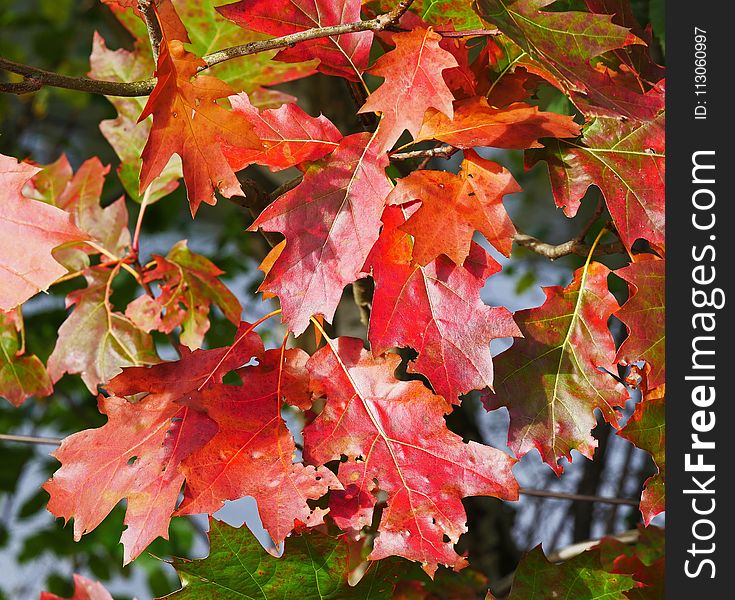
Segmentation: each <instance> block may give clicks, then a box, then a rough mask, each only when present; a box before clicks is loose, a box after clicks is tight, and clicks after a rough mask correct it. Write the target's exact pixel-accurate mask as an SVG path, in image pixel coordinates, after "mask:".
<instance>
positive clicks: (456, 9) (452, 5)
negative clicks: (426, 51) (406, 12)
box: [378, 0, 482, 31]
mask: <svg viewBox="0 0 735 600" xmlns="http://www.w3.org/2000/svg"><path fill="white" fill-rule="evenodd" d="M378 6H379V8H380V12H383V13H385V12H388V11H390V10H393V8H395V6H396V2H395V0H380V3H379V4H378ZM411 10H412V11H413V12H415V13H416V14H418V15H419V17H421V18H422V19H423V20H424V21H426V22H427V23H428V24H429V25H445V26H446V25H447V23H449V22H450V21H451V23H452V24H453V25H454V29H455V30H457V31H459V30H462V29H481V28H482V21H480V18H479V17H478V16H477V14H476V13H475V11H474V10H473V8H472V0H415V1H414V3H413V4H412V5H411Z"/></svg>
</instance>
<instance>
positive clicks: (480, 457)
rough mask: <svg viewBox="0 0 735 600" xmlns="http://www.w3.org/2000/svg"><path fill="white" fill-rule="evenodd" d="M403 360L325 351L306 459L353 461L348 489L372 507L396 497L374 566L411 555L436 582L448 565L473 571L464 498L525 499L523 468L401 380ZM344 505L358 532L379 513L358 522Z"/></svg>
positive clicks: (345, 341) (315, 374) (335, 345)
mask: <svg viewBox="0 0 735 600" xmlns="http://www.w3.org/2000/svg"><path fill="white" fill-rule="evenodd" d="M399 362H400V358H399V357H398V356H397V355H395V354H389V355H386V356H384V357H377V358H373V357H372V356H371V355H370V354H369V353H368V352H366V351H365V350H363V346H362V341H361V340H359V339H355V338H338V339H337V340H334V341H331V340H330V341H329V345H327V346H325V347H323V348H321V349H320V350H318V351H317V352H316V353H315V354H314V355H313V356H312V357H311V358H310V359H309V362H308V365H307V366H308V368H309V371H310V372H311V375H312V385H313V386H314V388H315V390H316V391H317V392H318V393H321V394H323V395H325V396H326V398H327V400H326V404H325V406H324V410H323V411H322V412H321V413H320V414H319V416H318V417H317V418H316V419H315V420H314V421H313V422H312V423H311V424H309V425H308V426H307V427H306V428H305V430H304V456H305V458H306V460H307V461H309V462H313V463H315V464H323V463H325V462H327V461H331V460H337V459H340V458H341V457H342V456H343V455H344V456H346V457H347V461H346V462H342V463H340V465H339V473H338V476H339V479H340V481H341V482H342V484H343V485H345V486H350V485H354V486H356V487H357V490H358V491H359V493H360V494H361V495H362V497H363V498H364V499H367V498H370V496H369V495H372V498H371V499H372V504H373V506H374V504H375V502H376V501H377V498H376V497H375V496H376V494H377V493H378V490H380V491H382V492H384V493H385V494H387V508H385V510H384V512H383V515H382V518H381V521H380V525H379V527H378V536H377V537H376V538H375V545H374V547H373V551H372V553H371V554H370V558H371V559H373V560H378V559H381V558H385V557H387V556H391V555H397V556H403V557H405V558H408V559H410V560H416V561H420V562H421V563H422V564H423V567H424V569H425V570H426V571H427V572H428V573H429V574H431V575H433V573H434V572H435V571H436V568H437V565H438V564H439V563H441V564H445V565H450V566H453V567H454V568H456V569H459V568H462V567H463V566H464V565H465V564H466V561H465V559H464V558H462V557H460V556H459V555H457V554H456V553H455V551H454V549H453V547H452V544H453V543H455V542H456V541H457V539H458V538H459V536H460V535H461V534H462V533H464V532H465V531H466V523H465V519H466V515H465V512H464V508H463V506H462V502H461V499H462V498H464V497H466V496H476V495H486V496H496V497H499V498H504V499H515V498H516V497H517V494H518V485H517V483H516V481H515V479H514V477H513V474H512V473H511V466H512V465H513V463H514V462H515V461H514V459H512V458H511V457H509V456H508V455H507V454H505V453H503V452H501V451H500V450H496V449H494V448H489V447H487V446H482V445H480V444H477V443H475V442H470V443H469V444H465V443H464V442H463V441H462V438H461V437H460V436H458V435H456V434H455V433H452V432H451V431H449V429H447V426H446V423H445V421H444V415H445V414H446V413H447V412H449V409H450V405H449V403H448V402H447V401H446V400H444V399H443V398H441V397H440V396H435V395H434V394H432V393H431V392H430V391H429V390H428V389H427V388H426V387H424V386H423V384H421V383H420V382H418V381H398V380H396V379H395V378H394V377H393V372H394V371H395V369H396V367H397V366H398V363H399ZM351 490H352V492H353V493H354V492H355V488H351ZM344 507H345V505H344V504H343V506H342V508H343V510H342V514H340V517H341V519H342V522H343V523H345V522H349V524H350V525H351V528H352V529H360V528H362V527H363V526H365V525H369V524H370V520H371V518H372V515H371V512H372V511H369V510H365V509H362V510H359V511H358V512H356V513H354V514H353V515H352V518H349V517H348V515H346V514H345V510H344ZM444 536H446V537H447V538H448V539H449V541H448V542H445V541H444V539H445V537H444Z"/></svg>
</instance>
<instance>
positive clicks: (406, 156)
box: [390, 145, 459, 161]
mask: <svg viewBox="0 0 735 600" xmlns="http://www.w3.org/2000/svg"><path fill="white" fill-rule="evenodd" d="M456 152H459V148H455V147H454V146H449V145H445V146H437V147H436V148H429V149H427V150H412V151H411V152H399V153H397V154H391V156H390V159H391V160H397V161H401V160H411V159H413V158H449V157H450V156H452V155H454V154H455V153H456Z"/></svg>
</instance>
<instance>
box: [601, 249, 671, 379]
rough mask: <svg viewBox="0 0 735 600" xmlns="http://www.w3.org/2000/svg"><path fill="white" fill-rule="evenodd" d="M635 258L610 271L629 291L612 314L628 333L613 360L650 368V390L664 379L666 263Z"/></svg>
mask: <svg viewBox="0 0 735 600" xmlns="http://www.w3.org/2000/svg"><path fill="white" fill-rule="evenodd" d="M644 256H645V257H648V260H645V259H643V257H644ZM636 258H638V260H636V261H635V262H633V263H631V264H629V265H628V266H627V267H623V268H622V269H618V270H616V271H614V273H615V274H616V275H618V276H619V277H622V278H623V279H624V280H625V281H627V282H628V284H629V287H630V297H629V298H628V300H627V301H626V302H625V304H623V306H622V307H621V308H620V310H618V311H617V312H616V313H615V316H616V317H618V318H619V319H620V320H621V321H622V322H623V323H625V326H626V328H627V329H628V337H627V338H626V339H625V340H624V341H623V343H622V344H621V345H620V348H618V354H617V356H616V357H615V360H616V361H617V362H622V363H623V364H626V365H630V364H632V363H634V362H636V361H639V360H645V361H646V362H647V363H648V364H649V365H650V370H649V372H648V373H647V385H648V387H649V388H654V387H657V386H659V385H661V384H662V383H664V381H665V379H666V358H665V345H666V331H665V327H664V325H665V317H666V303H665V297H664V287H665V286H664V283H665V280H666V262H665V261H663V260H659V259H656V258H654V257H653V255H650V254H646V255H640V254H639V255H637V256H636Z"/></svg>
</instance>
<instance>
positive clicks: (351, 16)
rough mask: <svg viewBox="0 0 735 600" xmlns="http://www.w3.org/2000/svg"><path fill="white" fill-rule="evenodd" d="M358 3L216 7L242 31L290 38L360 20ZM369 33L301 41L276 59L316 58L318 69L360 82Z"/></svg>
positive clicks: (256, 2)
mask: <svg viewBox="0 0 735 600" xmlns="http://www.w3.org/2000/svg"><path fill="white" fill-rule="evenodd" d="M360 7H361V2H360V0H337V1H325V0H241V1H240V2H235V3H234V4H227V5H225V6H219V7H217V11H218V12H219V13H220V14H221V15H222V16H224V17H226V18H228V19H230V20H231V21H233V22H235V23H237V24H238V25H240V26H241V27H243V28H245V29H249V30H251V31H260V32H261V33H268V34H271V35H275V36H282V35H289V34H292V33H298V32H300V31H306V30H307V29H313V28H316V27H330V26H332V25H341V24H343V23H354V22H357V21H359V20H360ZM372 43H373V33H372V31H361V32H355V33H343V34H341V35H335V36H329V37H322V38H317V39H314V40H308V41H304V42H300V43H298V44H296V45H294V46H293V47H292V48H284V49H283V50H281V51H279V52H278V54H276V59H277V60H282V61H284V62H301V61H306V60H312V59H318V60H319V66H318V67H317V69H318V70H319V71H321V72H322V73H326V74H327V75H336V76H338V77H344V78H346V79H351V80H353V81H358V80H359V79H360V74H361V73H362V72H363V71H364V70H365V68H366V67H367V64H368V59H369V58H370V46H371V45H372Z"/></svg>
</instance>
